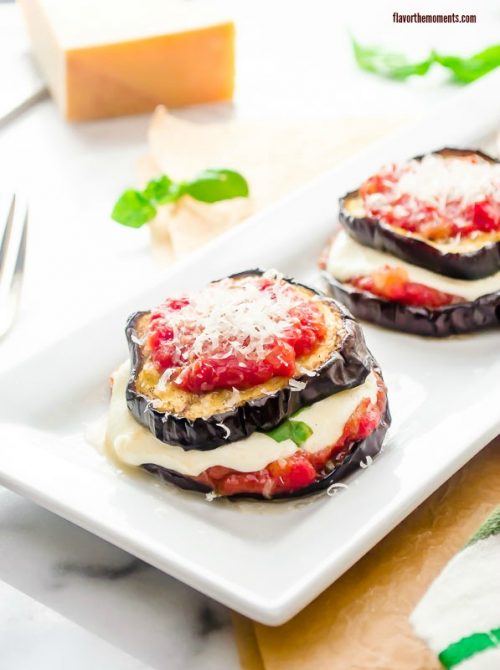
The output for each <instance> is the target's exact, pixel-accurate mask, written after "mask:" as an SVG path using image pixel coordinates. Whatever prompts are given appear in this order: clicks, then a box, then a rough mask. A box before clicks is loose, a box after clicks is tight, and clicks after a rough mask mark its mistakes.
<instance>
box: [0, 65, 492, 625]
mask: <svg viewBox="0 0 500 670" xmlns="http://www.w3.org/2000/svg"><path fill="white" fill-rule="evenodd" d="M499 92H500V71H499V72H497V73H494V74H493V75H490V76H488V77H487V78H484V79H483V80H481V81H480V82H478V83H477V84H475V85H473V86H471V87H469V88H468V89H466V90H463V91H461V92H460V93H459V94H457V95H456V96H455V98H454V99H453V101H450V103H447V104H446V105H445V106H443V107H442V108H441V109H440V110H438V111H437V112H436V114H435V115H433V117H432V118H426V119H424V120H423V121H421V122H419V123H418V124H416V125H414V126H413V127H412V128H411V129H407V130H404V131H401V132H399V133H397V134H396V135H393V136H391V137H390V138H387V139H385V140H383V141H382V142H380V143H378V144H377V145H373V146H372V147H371V148H370V149H369V150H367V151H365V152H364V153H363V154H359V155H358V156H357V157H355V158H354V159H352V160H350V161H348V162H346V163H344V164H342V166H340V167H338V168H336V169H334V170H332V171H331V172H329V173H327V174H325V175H323V176H322V177H321V178H319V179H317V180H316V181H315V182H313V183H311V184H309V185H308V186H307V187H305V188H304V189H303V190H302V191H300V192H298V193H295V194H293V195H291V196H290V197H289V198H288V199H287V200H285V201H283V202H281V203H280V204H278V205H277V206H276V207H274V208H273V209H271V210H269V211H267V212H265V213H263V214H261V215H259V216H257V217H254V219H253V220H251V221H249V222H247V223H245V224H243V225H242V226H240V227H238V228H237V229H235V230H234V231H231V232H230V233H228V234H227V235H226V236H224V237H223V238H221V239H219V240H217V241H215V242H213V243H212V244H210V245H209V246H207V247H206V248H205V249H203V250H201V251H200V252H199V253H197V254H195V255H193V256H191V257H190V258H189V259H187V260H185V261H183V262H182V263H179V264H178V265H177V266H175V268H173V269H172V270H171V271H169V272H168V273H167V274H165V276H164V278H163V280H162V281H161V282H159V283H158V285H157V286H154V287H151V288H149V289H148V290H144V291H142V293H141V294H140V295H137V296H134V297H130V298H129V299H128V300H127V302H126V303H124V304H122V305H120V306H118V307H113V309H111V310H110V311H109V312H108V313H107V315H106V316H104V317H102V318H101V319H98V320H95V321H93V322H92V323H89V324H87V325H86V326H85V327H84V328H82V329H81V330H79V331H77V332H74V333H72V334H71V335H70V336H67V337H65V338H64V339H62V340H61V341H60V342H59V343H58V344H56V345H54V346H51V347H50V348H48V349H46V350H45V351H44V352H42V353H41V354H38V355H37V356H36V357H33V358H31V359H30V360H28V361H26V362H25V363H23V364H22V365H20V366H18V367H16V368H14V369H11V370H9V371H8V372H7V373H5V374H4V375H3V377H2V378H1V379H0V388H1V389H2V400H1V403H0V420H1V421H2V423H1V424H0V445H1V446H0V481H1V482H2V483H3V484H5V485H6V486H8V487H10V488H12V489H14V490H15V491H18V492H19V493H22V494H24V495H26V496H28V497H30V498H32V499H33V500H35V501H36V502H38V503H39V504H41V505H43V506H45V507H47V508H48V509H50V510H52V511H53V512H56V513H57V514H60V515H61V516H64V517H65V518H67V519H69V520H71V521H73V522H75V523H77V524H79V525H80V526H82V527H84V528H86V529H87V530H90V531H92V532H94V533H96V534H97V535H99V536H101V537H103V538H105V539H107V540H109V541H111V542H113V543H115V544H117V545H119V546H120V547H123V548H124V549H126V550H128V551H130V552H132V553H133V554H135V555H137V556H139V557H140V558H142V559H144V560H145V561H148V562H149V563H151V564H153V565H155V566H156V567H158V568H160V569H161V570H164V571H165V572H168V573H169V574H171V575H173V576H174V577H177V578H178V579H180V580H182V581H184V582H186V583H188V584H190V585H191V586H193V587H195V588H197V589H199V590H200V591H203V592H204V593H206V594H208V595H210V596H212V597H213V598H216V599H217V600H220V601H221V602H223V603H225V604H226V605H228V606H230V607H232V608H234V609H236V610H238V611H240V612H242V613H244V614H246V615H248V616H250V617H252V618H254V619H256V620H258V621H261V622H263V623H267V624H271V625H276V624H280V623H282V622H284V621H286V620H287V619H288V618H290V617H291V616H293V615H294V614H295V613H296V612H298V611H299V610H300V609H301V608H302V607H304V606H305V605H306V604H307V603H308V602H310V601H311V600H312V599H313V598H314V597H315V596H317V595H318V594H319V593H320V592H321V591H322V590H323V589H324V588H326V587H327V586H328V585H329V584H331V583H332V582H333V581H334V580H335V579H336V578H337V577H338V576H339V575H341V574H342V573H343V572H344V571H345V570H346V569H347V568H349V566H351V565H352V564H353V563H354V562H355V561H356V560H357V559H359V558H360V557H361V556H362V555H363V554H364V553H366V552H367V551H368V550H369V549H370V548H371V547H372V546H373V545H374V544H375V543H376V542H378V541H379V540H380V539H381V538H382V537H383V536H384V535H385V534H386V533H387V532H388V531H389V530H391V529H392V528H393V527H394V526H395V525H396V524H397V523H398V522H399V521H401V520H402V519H403V518H404V517H405V516H406V515H407V514H408V513H409V512H410V511H411V510H412V509H414V508H415V507H416V506H417V505H418V504H419V503H420V502H421V501H422V500H424V499H425V498H426V497H427V496H428V495H429V494H430V493H432V491H434V490H435V489H436V488H437V487H438V486H439V485H440V484H441V483H442V482H444V481H445V480H446V479H447V478H448V477H449V476H450V475H451V474H453V473H454V472H455V471H456V470H457V469H458V468H460V467H461V466H462V465H463V464H464V463H466V462H467V460H469V459H470V458H471V457H472V456H474V454H475V453H477V452H478V451H479V450H480V449H481V448H482V447H483V446H484V445H485V444H486V443H487V442H488V441H489V440H490V439H492V438H493V437H494V436H495V435H496V434H497V433H498V432H499V430H500V417H499V411H498V408H499V407H500V381H499V380H500V357H499V356H498V350H499V346H498V345H499V336H498V331H497V332H489V333H482V334H478V335H474V336H471V337H460V338H452V339H450V340H448V341H436V340H425V339H421V338H418V337H412V336H409V335H403V334H398V333H392V332H389V331H382V330H380V329H378V328H375V327H370V326H366V328H365V332H366V336H367V340H368V344H369V346H370V347H371V349H372V351H373V353H374V354H375V356H376V357H377V359H378V360H379V362H380V364H381V366H382V369H383V371H384V374H385V377H386V380H387V382H388V386H389V392H390V403H391V407H392V413H393V417H394V423H393V427H392V429H391V431H390V434H389V438H388V440H387V443H386V446H385V449H384V451H383V452H382V454H381V455H380V457H379V458H377V459H376V460H375V462H374V464H373V465H372V466H371V467H370V468H368V469H367V470H364V471H360V472H359V473H357V474H356V475H355V476H353V477H351V478H350V479H349V480H348V488H347V489H343V490H342V491H341V492H339V493H337V494H336V495H335V496H333V497H328V496H327V495H326V494H323V495H318V496H316V497H313V498H310V499H307V500H304V501H295V502H284V503H271V504H269V503H260V502H237V503H231V502H228V501H223V500H220V501H215V502H212V503H208V502H206V501H205V499H204V497H203V496H199V495H196V494H190V493H184V492H181V491H178V490H176V489H174V488H173V487H170V486H166V485H160V484H159V483H158V482H157V481H156V480H155V479H154V478H153V477H150V476H148V475H146V474H144V475H142V474H138V475H131V474H129V473H123V472H119V471H117V469H116V468H115V467H114V466H113V465H111V464H110V463H108V462H107V461H106V460H105V459H104V458H103V457H102V456H101V455H100V454H99V453H98V452H97V451H96V450H94V449H93V448H92V447H91V446H89V444H88V442H87V441H86V440H85V438H84V432H85V424H88V423H90V422H91V421H92V420H94V419H95V418H96V417H98V416H99V415H102V414H103V413H104V412H105V409H106V404H107V399H108V394H109V390H108V384H107V378H108V375H109V373H110V372H111V371H112V370H113V369H114V367H115V366H116V365H117V364H118V363H119V362H120V361H121V360H123V359H124V357H125V356H126V347H125V338H124V335H123V327H124V323H125V319H126V316H127V314H128V313H130V312H132V311H134V310H136V309H142V308H146V307H148V306H152V305H153V304H154V303H155V302H156V301H159V300H161V299H162V298H164V297H165V295H166V294H167V293H168V292H169V291H171V290H177V289H190V288H193V287H196V286H201V285H203V284H204V283H206V282H207V281H209V280H211V279H214V278H217V277H221V276H224V275H226V274H228V273H230V272H235V271H238V270H243V269H247V268H251V267H257V266H259V267H275V268H278V269H279V270H281V271H282V272H284V273H286V274H289V275H292V276H295V277H297V278H298V279H301V280H305V281H310V282H314V283H316V282H317V281H318V274H317V271H316V259H317V256H318V254H319V252H320V250H321V248H322V245H323V244H324V242H325V240H326V239H327V238H328V236H329V235H330V234H331V230H332V227H333V223H334V215H335V206H336V205H335V203H336V198H337V197H338V196H339V195H340V194H342V193H343V192H345V191H346V190H348V189H349V188H352V187H353V186H355V185H356V183H357V182H358V181H359V180H360V179H361V178H363V177H364V176H366V174H367V173H368V172H369V171H370V170H373V169H375V168H377V167H378V166H379V165H380V164H381V163H383V162H385V161H388V160H399V159H402V158H405V157H408V156H411V155H414V154H418V153H421V152H424V151H426V150H428V149H431V148H438V147H440V146H443V145H455V146H456V145H463V146H467V145H469V146H470V145H473V144H474V143H475V142H476V141H477V140H479V139H480V138H482V137H483V136H484V135H486V134H487V133H489V132H491V131H492V130H493V129H494V128H495V126H496V125H497V124H498V122H499V121H500V99H499V97H500V96H499ZM457 110H459V114H457ZM478 110H479V111H478ZM478 116H479V117H480V121H478ZM464 129H466V130H464Z"/></svg>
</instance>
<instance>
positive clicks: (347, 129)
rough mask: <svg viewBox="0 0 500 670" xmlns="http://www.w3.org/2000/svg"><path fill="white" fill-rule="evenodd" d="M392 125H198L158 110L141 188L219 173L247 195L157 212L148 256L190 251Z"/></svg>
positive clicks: (346, 121)
mask: <svg viewBox="0 0 500 670" xmlns="http://www.w3.org/2000/svg"><path fill="white" fill-rule="evenodd" d="M400 123H401V119H382V118H379V119H373V118H370V119H366V118H365V119H362V118H357V119H353V118H324V119H317V118H310V119H267V120H222V121H221V120H219V121H210V122H204V123H203V122H193V121H187V120H185V119H181V118H179V117H178V116H175V115H174V114H170V113H169V112H168V111H167V110H166V109H165V108H164V107H158V108H157V110H156V111H155V113H154V115H153V118H152V121H151V125H150V129H149V153H148V155H147V156H146V157H145V158H144V159H143V160H142V161H141V163H140V165H139V179H140V182H141V183H144V182H145V181H147V180H148V179H150V178H152V177H154V176H157V175H159V174H162V173H164V174H167V175H169V176H170V177H171V178H174V179H188V178H192V177H194V175H195V174H196V173H197V172H200V171H201V170H204V169H206V168H209V167H226V168H232V169H235V170H238V171H239V172H241V173H242V174H243V175H244V176H245V177H246V178H247V180H248V182H249V184H250V190H251V197H250V199H249V200H248V199H246V198H245V199H235V200H229V201H224V202H220V203H215V204H212V205H207V204H204V203H200V202H196V201H194V200H192V199H190V198H187V197H185V198H182V200H181V201H180V202H179V203H178V204H176V205H174V206H168V207H162V208H160V211H159V215H158V216H157V218H156V220H155V221H153V222H152V223H151V224H150V230H151V238H152V244H153V250H154V252H155V255H156V257H157V258H160V259H163V260H167V261H171V260H175V259H177V258H180V257H182V256H184V255H186V254H188V253H190V252H191V251H193V250H194V249H196V248H198V247H199V246H201V245H202V244H204V243H205V242H207V241H208V240H210V239H212V238H213V237H215V236H216V235H219V234H220V233H222V232H224V231H225V230H227V229H228V228H230V227H231V226H233V225H236V224H237V223H238V222H240V221H241V220H243V219H244V218H246V217H247V216H249V215H250V214H252V213H255V212H257V211H259V210H260V209H261V208H262V207H265V206H267V205H269V204H270V203H272V202H274V201H276V200H277V199H278V198H280V197H283V196H284V195H286V194H287V193H289V192H290V191H291V190H293V189H295V188H298V187H300V186H302V185H303V184H305V183H306V182H307V181H309V180H310V179H312V178H313V177H315V176H316V175H318V174H320V173H322V172H324V171H325V170H327V169H328V168H329V167H331V166H332V165H334V164H335V163H336V162H338V161H340V160H342V159H343V158H345V157H347V156H349V155H351V154H353V153H355V152H356V151H357V150H358V149H361V148H362V147H364V146H365V145H367V144H369V143H370V142H371V141H373V140H375V139H378V138H379V137H381V136H382V135H384V134H385V133H387V132H388V131H390V130H392V129H393V128H395V127H396V126H397V125H398V124H400ZM312 205H313V203H312ZM334 207H335V203H334V202H332V211H333V210H334Z"/></svg>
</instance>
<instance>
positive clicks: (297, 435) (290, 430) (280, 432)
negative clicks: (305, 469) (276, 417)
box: [266, 419, 313, 447]
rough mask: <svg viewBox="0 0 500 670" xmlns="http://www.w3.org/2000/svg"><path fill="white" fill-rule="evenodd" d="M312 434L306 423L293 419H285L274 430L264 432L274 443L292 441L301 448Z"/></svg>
mask: <svg viewBox="0 0 500 670" xmlns="http://www.w3.org/2000/svg"><path fill="white" fill-rule="evenodd" d="M312 434H313V431H312V428H311V427H310V426H308V425H307V423H304V422H303V421H295V420H294V419H286V420H285V421H283V423H280V425H279V426H277V427H276V428H273V429H272V430H270V431H268V432H266V435H269V437H271V438H272V439H273V440H276V442H284V441H285V440H292V442H295V444H296V445H297V446H298V447H301V446H302V445H303V444H304V443H305V442H306V441H307V440H308V438H309V437H311V435H312Z"/></svg>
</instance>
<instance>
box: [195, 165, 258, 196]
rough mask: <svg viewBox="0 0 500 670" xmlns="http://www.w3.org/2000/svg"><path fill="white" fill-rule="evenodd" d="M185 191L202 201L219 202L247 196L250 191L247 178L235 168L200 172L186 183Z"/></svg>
mask: <svg viewBox="0 0 500 670" xmlns="http://www.w3.org/2000/svg"><path fill="white" fill-rule="evenodd" d="M184 192H185V193H187V194H188V195H190V196H191V197H192V198H194V199H195V200H200V201H201V202H219V201H220V200H230V199H232V198H246V197H247V196H248V193H249V188H248V183H247V180H246V179H245V178H244V177H243V176H242V175H241V174H239V172H235V171H234V170H226V169H220V170H219V169H211V170H204V171H203V172H200V174H199V175H197V176H196V177H195V179H193V180H192V181H190V182H186V183H185V184H184Z"/></svg>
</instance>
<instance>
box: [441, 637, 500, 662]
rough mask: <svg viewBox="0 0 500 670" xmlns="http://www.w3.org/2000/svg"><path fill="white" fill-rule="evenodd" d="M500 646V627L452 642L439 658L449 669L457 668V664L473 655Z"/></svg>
mask: <svg viewBox="0 0 500 670" xmlns="http://www.w3.org/2000/svg"><path fill="white" fill-rule="evenodd" d="M495 647H500V628H495V629H493V630H490V631H488V632H487V633H474V634H473V635H469V636H468V637H464V638H462V639H461V640H459V641H458V642H454V643H453V644H450V646H449V647H447V648H446V649H445V650H444V651H442V652H441V653H440V654H439V657H438V658H439V660H440V662H441V663H442V665H444V667H445V668H446V669H447V670H451V668H456V667H457V665H459V664H460V663H462V662H463V661H466V660H467V659H468V658H471V656H475V655H476V654H479V653H481V652H482V651H486V649H494V648H495Z"/></svg>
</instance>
